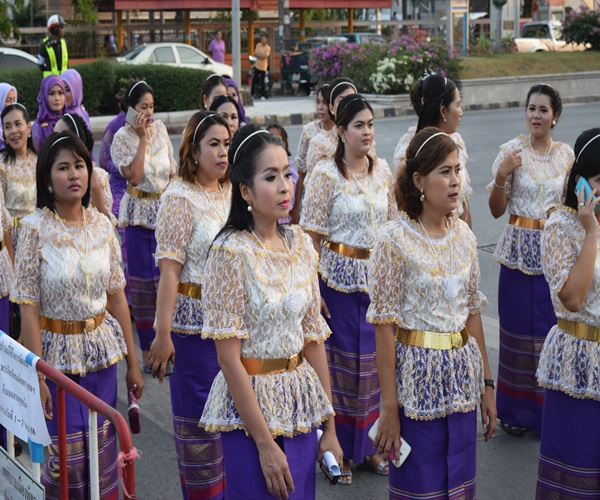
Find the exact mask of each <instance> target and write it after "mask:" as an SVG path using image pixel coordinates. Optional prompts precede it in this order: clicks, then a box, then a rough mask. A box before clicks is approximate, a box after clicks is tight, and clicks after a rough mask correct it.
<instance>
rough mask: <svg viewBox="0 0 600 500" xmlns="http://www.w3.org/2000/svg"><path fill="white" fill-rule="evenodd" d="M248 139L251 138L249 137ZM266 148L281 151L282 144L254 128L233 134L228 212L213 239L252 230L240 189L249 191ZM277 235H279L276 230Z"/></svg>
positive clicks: (244, 128)
mask: <svg viewBox="0 0 600 500" xmlns="http://www.w3.org/2000/svg"><path fill="white" fill-rule="evenodd" d="M260 131H262V132H260ZM257 132H258V133H257ZM252 134H255V135H252ZM251 135H252V137H250V136H251ZM244 141H245V142H244ZM242 143H243V144H242ZM270 145H274V146H281V147H282V148H283V143H282V142H281V139H280V138H279V137H277V136H276V135H274V134H269V133H268V132H267V131H266V130H263V129H261V128H260V127H259V126H258V125H256V124H253V125H246V126H245V127H242V128H241V129H239V130H238V131H237V132H236V133H235V134H234V136H233V139H232V141H231V144H230V145H229V169H230V174H229V175H230V178H231V210H230V211H229V217H228V218H227V222H226V223H225V226H224V227H223V229H221V231H219V234H217V236H216V237H215V239H217V238H218V237H219V236H220V235H221V234H224V233H229V234H230V233H232V232H233V231H235V230H238V231H244V230H245V231H251V230H252V229H253V227H254V219H253V217H252V212H250V211H249V210H248V203H247V202H246V200H244V198H243V197H242V191H241V189H240V186H241V185H242V184H243V185H245V186H248V187H250V188H252V186H253V185H254V176H255V175H256V170H257V167H258V157H259V156H260V154H261V153H262V152H263V151H264V150H265V149H266V148H267V147H268V146H270ZM234 160H235V161H234ZM279 231H280V232H281V231H282V229H281V228H280V227H279Z"/></svg>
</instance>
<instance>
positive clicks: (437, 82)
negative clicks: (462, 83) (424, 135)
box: [411, 75, 456, 132]
mask: <svg viewBox="0 0 600 500" xmlns="http://www.w3.org/2000/svg"><path fill="white" fill-rule="evenodd" d="M411 94H412V93H411ZM454 99H456V85H455V84H454V82H453V81H452V80H450V79H449V78H446V77H445V76H439V75H430V76H428V77H427V78H425V80H423V91H422V101H421V102H422V103H423V106H422V109H421V111H420V113H417V114H418V115H419V123H418V124H417V132H418V131H420V130H423V129H424V128H425V127H437V126H439V124H440V122H441V121H442V114H441V113H440V111H441V109H442V108H443V107H445V108H446V109H448V108H449V107H450V104H452V102H454ZM411 100H412V96H411Z"/></svg>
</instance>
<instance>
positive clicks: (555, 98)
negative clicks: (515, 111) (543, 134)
mask: <svg viewBox="0 0 600 500" xmlns="http://www.w3.org/2000/svg"><path fill="white" fill-rule="evenodd" d="M533 94H543V95H547V96H548V97H549V98H550V106H551V107H552V115H556V118H555V120H556V121H558V119H559V118H560V114H561V113H562V99H561V98H560V94H559V93H558V90H556V89H555V88H554V87H553V86H552V85H548V84H547V83H538V84H536V85H534V86H533V87H531V88H530V89H529V92H527V100H526V101H525V109H527V108H528V107H529V100H530V99H531V96H532V95H533ZM554 125H555V124H554V123H553V124H552V125H551V128H554Z"/></svg>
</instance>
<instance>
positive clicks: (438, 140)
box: [394, 127, 458, 219]
mask: <svg viewBox="0 0 600 500" xmlns="http://www.w3.org/2000/svg"><path fill="white" fill-rule="evenodd" d="M436 134H439V135H436ZM434 135H435V137H434ZM457 149H458V146H457V145H456V143H455V142H454V141H453V140H452V138H451V137H450V136H449V135H448V134H446V133H444V132H442V131H441V130H440V129H439V128H436V127H426V128H424V129H423V130H421V131H420V132H417V133H416V134H415V136H414V137H413V139H412V141H410V144H409V145H408V148H407V150H406V163H405V164H404V165H400V167H399V168H398V177H397V179H396V184H395V186H394V196H395V198H396V203H397V204H398V209H399V210H404V211H405V212H406V213H407V214H408V216H409V217H410V218H412V219H416V218H417V217H418V216H419V215H420V214H421V211H422V210H423V203H422V202H421V200H420V196H421V191H419V190H418V189H417V186H415V182H414V180H413V174H414V173H415V172H416V173H419V174H420V175H421V176H423V177H425V176H426V175H428V174H429V173H431V172H432V171H433V170H434V169H435V168H437V167H439V166H440V165H441V164H442V163H443V162H444V161H445V160H446V158H447V157H448V155H449V154H450V153H452V152H453V151H456V150H457ZM417 153H418V154H417ZM425 196H427V193H425Z"/></svg>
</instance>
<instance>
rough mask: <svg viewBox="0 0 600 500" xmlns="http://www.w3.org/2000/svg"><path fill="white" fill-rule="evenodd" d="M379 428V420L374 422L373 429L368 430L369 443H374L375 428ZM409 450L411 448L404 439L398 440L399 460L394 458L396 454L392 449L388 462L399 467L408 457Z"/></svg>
mask: <svg viewBox="0 0 600 500" xmlns="http://www.w3.org/2000/svg"><path fill="white" fill-rule="evenodd" d="M378 427H379V419H377V420H375V423H374V424H373V427H371V428H370V429H369V434H368V435H369V439H370V440H371V441H375V438H376V437H377V428H378ZM410 450H411V447H410V445H409V444H408V443H407V442H406V440H405V439H402V438H400V458H398V459H397V458H396V452H395V451H394V448H392V449H391V450H390V455H389V457H388V458H389V461H390V462H392V464H394V467H396V468H398V467H400V466H401V465H402V464H403V463H404V461H405V460H406V458H407V457H408V455H410Z"/></svg>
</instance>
